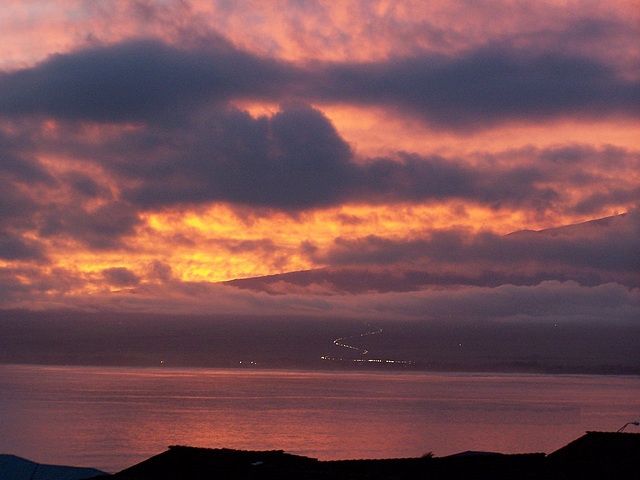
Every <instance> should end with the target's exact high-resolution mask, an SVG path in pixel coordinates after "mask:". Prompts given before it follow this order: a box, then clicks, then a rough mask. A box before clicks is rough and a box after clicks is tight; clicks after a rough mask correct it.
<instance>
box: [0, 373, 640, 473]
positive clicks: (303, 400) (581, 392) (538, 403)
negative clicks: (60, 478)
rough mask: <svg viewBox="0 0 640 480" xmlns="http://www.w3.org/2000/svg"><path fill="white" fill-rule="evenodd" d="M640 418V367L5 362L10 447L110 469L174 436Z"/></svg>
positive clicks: (559, 435)
mask: <svg viewBox="0 0 640 480" xmlns="http://www.w3.org/2000/svg"><path fill="white" fill-rule="evenodd" d="M639 418H640V379H639V378H638V377H632V376H589V375H555V376H552V375H519V374H481V373H425V372H406V373H404V372H389V373H386V372H382V371H375V372H374V371H361V372H360V371H354V372H317V371H282V370H281V371H275V370H272V371H265V370H258V369H254V370H252V369H247V370H244V369H231V370H219V369H218V370H214V369H188V368H184V369H177V368H125V367H78V366H73V367H66V366H36V365H0V453H8V454H14V455H19V456H22V457H26V458H28V459H31V460H34V461H37V462H40V463H53V464H66V465H75V466H89V467H95V468H99V469H102V470H106V471H109V472H115V471H118V470H121V469H123V468H126V467H128V466H130V465H133V464H135V463H137V462H139V461H142V460H144V459H146V458H148V457H150V456H152V455H154V454H157V453H160V452H162V451H164V450H165V449H166V448H167V446H169V445H189V446H197V447H209V448H222V447H226V448H236V449H253V450H271V449H276V450H285V451H287V452H291V453H295V454H300V455H308V456H311V457H316V458H320V459H323V460H328V459H347V458H390V457H414V456H421V455H423V454H425V453H427V452H433V454H435V455H437V456H442V455H448V454H452V453H456V452H461V451H466V450H479V451H498V452H503V453H518V452H547V453H549V452H551V451H553V450H555V449H557V448H559V447H561V446H563V445H565V444H566V443H568V442H570V441H571V440H573V439H575V438H577V437H579V436H580V435H582V434H583V433H584V432H585V431H587V430H595V431H597V430H605V431H612V430H613V431H615V430H617V429H618V428H619V427H621V426H622V425H624V424H625V423H627V422H629V421H632V420H638V419H639ZM631 428H635V429H637V427H631Z"/></svg>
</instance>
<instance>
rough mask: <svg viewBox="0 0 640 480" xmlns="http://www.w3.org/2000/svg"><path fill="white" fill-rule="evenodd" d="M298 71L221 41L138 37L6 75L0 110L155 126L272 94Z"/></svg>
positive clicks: (1, 78)
mask: <svg viewBox="0 0 640 480" xmlns="http://www.w3.org/2000/svg"><path fill="white" fill-rule="evenodd" d="M291 73H292V70H291V68H290V67H287V66H285V65H281V64H279V63H278V62H277V61H275V60H268V59H260V58H258V57H256V56H255V55H252V54H250V53H247V52H242V51H240V50H237V49H235V48H234V47H232V46H231V45H230V44H229V43H228V42H226V41H224V40H219V41H218V42H216V43H215V44H214V45H210V46H209V47H208V48H207V49H206V50H204V49H196V50H185V49H182V48H177V47H173V46H169V45H166V44H164V43H162V42H159V41H156V40H132V41H127V42H122V43H118V44H114V45H105V46H98V47H93V48H88V49H84V50H79V51H75V52H71V53H65V54H57V55H53V56H51V57H49V58H48V59H46V60H45V61H43V62H41V63H39V64H38V65H36V66H35V67H32V68H28V69H23V70H18V71H13V72H6V73H2V74H0V92H2V93H0V113H1V114H5V115H13V116H20V115H29V114H35V115H38V114H41V115H47V116H52V117H55V118H60V119H66V120H92V121H100V122H121V121H124V122H126V121H151V120H153V119H154V118H156V117H157V116H158V115H160V116H162V115H163V114H166V113H172V114H175V112H176V110H183V109H188V108H191V107H193V106H194V105H197V104H198V103H199V102H206V103H209V102H215V101H222V102H226V101H228V100H229V99H230V98H234V97H236V96H243V97H248V98H253V97H260V96H261V97H267V98H268V97H269V96H270V95H272V93H273V90H277V91H280V90H281V88H280V87H279V86H278V85H279V84H281V83H284V84H291V83H292V78H291Z"/></svg>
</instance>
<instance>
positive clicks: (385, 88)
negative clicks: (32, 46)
mask: <svg viewBox="0 0 640 480" xmlns="http://www.w3.org/2000/svg"><path fill="white" fill-rule="evenodd" d="M0 92H2V93H0V112H1V113H2V114H5V115H7V114H8V115H23V114H44V115H50V116H54V117H58V118H64V119H74V120H82V119H88V120H95V121H108V122H112V121H154V120H156V119H157V117H158V116H163V115H166V114H167V113H169V112H175V111H176V110H182V109H184V108H185V107H186V108H188V107H191V106H194V105H197V104H200V103H211V102H226V101H228V100H230V99H233V98H261V99H263V100H264V99H269V100H272V101H273V100H275V101H283V100H287V99H303V100H304V101H325V102H328V103H334V102H346V103H364V104H369V105H384V106H392V107H395V108H397V109H398V110H402V111H404V112H405V113H406V112H412V113H413V114H415V115H417V116H419V117H421V118H423V119H424V120H426V121H428V122H430V123H432V124H433V125H435V126H438V127H442V128H451V129H458V128H462V129H468V128H483V127H486V126H490V125H494V124H497V123H503V122H508V121H511V120H514V119H516V120H527V121H531V120H536V121H539V120H546V119H551V118H558V117H564V116H566V115H572V116H576V115H578V116H587V117H601V116H603V115H609V114H624V115H629V116H633V117H637V116H638V114H639V113H640V107H638V103H637V102H635V101H634V99H637V98H638V96H639V95H640V85H639V83H638V81H637V80H629V79H628V78H627V77H626V76H625V75H624V72H622V71H618V70H617V69H616V68H615V67H614V66H612V65H608V64H605V63H602V61H600V60H598V59H595V58H593V59H592V58H588V57H585V56H579V55H577V54H576V55H568V54H560V53H556V52H554V51H550V52H546V53H540V52H536V51H520V50H517V49H515V48H513V47H508V46H506V47H503V48H500V49H489V48H486V47H484V48H481V49H478V50H473V51H468V52H466V53H464V54H461V55H457V56H442V55H433V54H428V53H418V54H415V55H413V56H409V57H405V58H399V59H390V60H385V61H379V62H374V63H366V64H356V63H340V64H336V63H333V64H332V63H329V64H312V65H309V66H298V65H294V64H286V63H283V62H279V61H276V60H272V59H267V58H261V57H259V56H256V55H254V54H251V53H248V52H244V51H242V50H238V49H237V48H235V47H233V46H231V45H230V44H229V43H227V42H225V41H224V40H220V39H216V41H213V42H212V44H211V45H209V46H208V47H207V48H203V47H198V48H196V49H192V50H185V49H181V48H176V47H172V46H168V45H165V44H162V43H161V42H158V41H153V40H147V41H140V40H136V41H128V42H124V43H120V44H116V45H109V46H104V47H96V48H93V49H87V50H82V51H77V52H72V53H68V54H61V55H56V56H53V57H51V58H49V59H48V60H46V61H44V62H42V63H40V64H39V65H37V66H35V67H33V68H30V69H25V70H19V71H15V72H8V73H3V74H1V75H0Z"/></svg>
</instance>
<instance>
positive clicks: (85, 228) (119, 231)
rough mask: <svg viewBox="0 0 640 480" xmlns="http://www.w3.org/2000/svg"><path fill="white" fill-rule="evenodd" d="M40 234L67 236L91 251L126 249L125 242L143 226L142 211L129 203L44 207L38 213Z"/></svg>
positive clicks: (44, 235) (45, 235) (42, 235)
mask: <svg viewBox="0 0 640 480" xmlns="http://www.w3.org/2000/svg"><path fill="white" fill-rule="evenodd" d="M38 217H40V224H39V228H38V233H39V235H40V236H41V237H43V238H50V237H54V236H63V237H67V238H70V239H73V240H75V241H78V242H81V243H83V244H85V245H87V246H89V247H90V248H95V249H112V248H119V247H122V246H123V245H122V239H123V238H124V237H127V236H130V235H133V234H134V233H135V231H136V227H138V226H140V225H142V223H143V222H142V220H141V219H140V217H139V215H138V212H137V211H136V209H135V208H134V207H132V206H131V205H130V204H128V203H125V202H119V201H115V202H110V203H105V204H103V205H100V206H98V207H97V208H94V209H87V208H84V207H82V206H79V205H73V204H63V205H61V206H60V205H57V206H56V205H53V206H50V207H44V208H43V209H42V210H41V211H40V213H39V214H38Z"/></svg>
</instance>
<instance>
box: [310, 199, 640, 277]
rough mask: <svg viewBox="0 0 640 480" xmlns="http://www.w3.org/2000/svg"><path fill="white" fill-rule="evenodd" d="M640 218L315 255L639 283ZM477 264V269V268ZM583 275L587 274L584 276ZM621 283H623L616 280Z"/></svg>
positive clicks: (463, 234)
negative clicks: (577, 274)
mask: <svg viewBox="0 0 640 480" xmlns="http://www.w3.org/2000/svg"><path fill="white" fill-rule="evenodd" d="M639 236H640V215H639V214H638V210H637V209H636V210H632V211H631V212H630V213H628V214H627V215H624V216H618V217H612V218H608V219H605V220H600V221H597V222H588V223H585V224H582V225H576V226H570V227H564V228H559V229H552V230H548V231H542V232H533V231H521V232H515V233H514V234H511V235H507V236H500V235H496V234H494V233H491V232H480V233H477V234H472V233H470V232H468V231H461V230H434V231H432V232H430V233H429V234H428V235H427V236H426V237H424V238H417V239H389V238H382V237H379V236H376V235H369V236H366V237H362V238H357V239H344V238H341V237H338V238H337V239H336V240H335V241H334V245H333V246H332V247H331V248H330V249H329V251H327V252H324V253H316V254H314V255H316V257H315V258H316V261H317V262H318V263H319V264H329V265H334V266H337V265H390V264H395V263H407V262H417V261H420V260H422V261H429V262H430V264H431V265H433V268H436V267H437V266H438V265H441V266H442V265H447V266H452V267H453V266H456V265H457V266H463V265H464V266H465V267H464V268H465V269H466V270H468V271H473V270H474V269H475V270H480V271H482V270H486V269H488V268H489V267H492V268H496V267H503V268H504V267H507V268H515V267H517V266H520V267H522V268H526V269H527V270H528V271H529V272H532V271H536V270H546V271H547V272H549V273H551V272H556V274H558V273H559V272H563V273H564V274H565V275H571V274H572V271H574V270H576V269H577V270H578V271H582V270H586V271H588V272H590V273H591V274H594V273H596V272H597V273H600V274H602V275H604V276H605V278H606V276H607V275H614V277H615V275H616V274H620V275H622V276H623V278H624V277H628V278H629V280H633V279H634V278H635V282H634V285H635V286H637V284H638V282H639V281H640V278H639V277H640V274H639V272H640V251H639V250H638V248H637V247H638V238H639ZM474 265H476V266H475V267H474ZM583 273H584V272H583ZM617 280H618V281H620V278H618V279H617Z"/></svg>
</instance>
